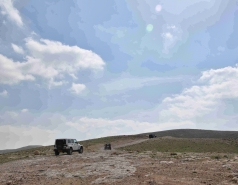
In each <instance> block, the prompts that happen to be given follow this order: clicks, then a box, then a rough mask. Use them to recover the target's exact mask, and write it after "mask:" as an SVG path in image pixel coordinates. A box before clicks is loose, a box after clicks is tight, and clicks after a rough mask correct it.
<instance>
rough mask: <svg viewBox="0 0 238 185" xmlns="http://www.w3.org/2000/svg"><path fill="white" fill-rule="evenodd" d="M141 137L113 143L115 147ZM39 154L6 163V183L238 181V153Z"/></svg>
mask: <svg viewBox="0 0 238 185" xmlns="http://www.w3.org/2000/svg"><path fill="white" fill-rule="evenodd" d="M142 141H144V139H143V140H140V141H132V140H130V141H127V142H125V141H124V142H125V143H116V142H115V143H113V144H114V145H115V146H125V145H129V143H130V144H132V143H133V144H135V143H136V142H137V143H138V142H142ZM112 146H113V145H112ZM94 150H95V151H94V152H89V151H85V152H84V153H83V154H79V153H76V152H75V153H73V155H71V156H69V155H65V154H60V156H57V157H56V156H54V155H52V156H36V157H34V158H30V159H24V160H18V161H13V162H8V163H4V164H1V165H0V184H4V185H6V184H9V185H13V184H18V185H21V184H26V185H33V184H36V185H38V184H49V185H52V184H65V185H71V184H72V185H73V184H75V185H76V184H84V185H85V184H86V185H87V184H119V185H122V184H125V185H126V184H130V185H139V184H151V185H153V184H154V185H156V184H164V185H178V184H181V185H192V184H194V185H196V184H207V185H208V184H210V185H219V184H220V185H225V184H227V185H231V184H236V183H238V155H236V154H219V155H220V156H224V155H227V156H226V157H223V158H221V159H213V158H211V156H216V155H217V154H214V153H212V154H211V153H186V154H185V153H177V155H171V154H170V153H160V152H157V153H152V152H150V151H148V152H144V153H136V152H131V153H129V152H126V151H119V150H117V149H116V148H115V147H113V150H111V151H104V150H103V145H97V146H95V147H94Z"/></svg>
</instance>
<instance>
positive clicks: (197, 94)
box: [159, 65, 238, 126]
mask: <svg viewBox="0 0 238 185" xmlns="http://www.w3.org/2000/svg"><path fill="white" fill-rule="evenodd" d="M236 84H238V65H236V66H235V67H225V68H221V69H215V70H214V69H211V70H208V71H204V72H203V73H202V75H201V77H200V78H199V80H198V82H197V85H194V86H192V87H190V88H188V89H185V90H183V91H182V92H181V93H180V94H176V95H174V96H172V97H167V98H165V99H164V100H163V102H162V105H161V106H162V107H163V108H162V109H161V111H160V113H159V117H160V121H166V120H167V121H168V120H170V121H176V120H183V121H192V122H196V120H197V119H198V118H203V117H205V116H207V115H209V114H211V113H215V112H219V111H220V109H221V108H225V107H224V105H225V104H224V101H225V100H227V99H233V100H235V99H236V100H237V99H238V85H236ZM221 104H222V105H223V106H222V107H220V105H221ZM236 106H237V107H238V105H236ZM217 116H218V117H213V118H212V119H213V121H214V122H215V120H216V119H222V117H223V115H221V114H219V115H217ZM227 119H228V121H229V117H227ZM230 119H231V117H230ZM208 121H209V120H203V123H201V124H205V123H207V122H208ZM197 124H198V126H200V123H197ZM207 126H208V125H207Z"/></svg>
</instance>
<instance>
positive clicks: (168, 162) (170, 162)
mask: <svg viewBox="0 0 238 185" xmlns="http://www.w3.org/2000/svg"><path fill="white" fill-rule="evenodd" d="M160 163H161V164H173V163H174V162H173V161H160Z"/></svg>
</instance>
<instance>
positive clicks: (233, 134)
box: [145, 129, 238, 139]
mask: <svg viewBox="0 0 238 185" xmlns="http://www.w3.org/2000/svg"><path fill="white" fill-rule="evenodd" d="M151 133H152V134H155V135H156V136H157V137H165V136H171V137H178V138H223V139H228V138H232V139H236V138H238V131H216V130H200V129H176V130H165V131H160V132H151ZM145 134H149V133H145Z"/></svg>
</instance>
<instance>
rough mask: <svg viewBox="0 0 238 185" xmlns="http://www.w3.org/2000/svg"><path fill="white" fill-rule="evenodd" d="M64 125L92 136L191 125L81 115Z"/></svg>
mask: <svg viewBox="0 0 238 185" xmlns="http://www.w3.org/2000/svg"><path fill="white" fill-rule="evenodd" d="M66 125H69V126H72V127H73V128H76V129H77V130H78V131H79V132H84V133H85V132H87V133H88V132H90V133H95V135H94V137H105V136H108V135H124V134H136V133H145V132H152V131H159V130H163V129H171V128H175V127H179V126H180V127H181V126H182V127H183V126H186V127H189V126H190V127H191V126H193V123H191V122H188V121H187V122H170V123H168V122H167V123H165V124H158V123H150V122H140V121H134V120H125V119H114V120H110V119H103V118H97V119H95V118H87V117H82V118H79V119H74V120H73V121H68V122H66Z"/></svg>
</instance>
